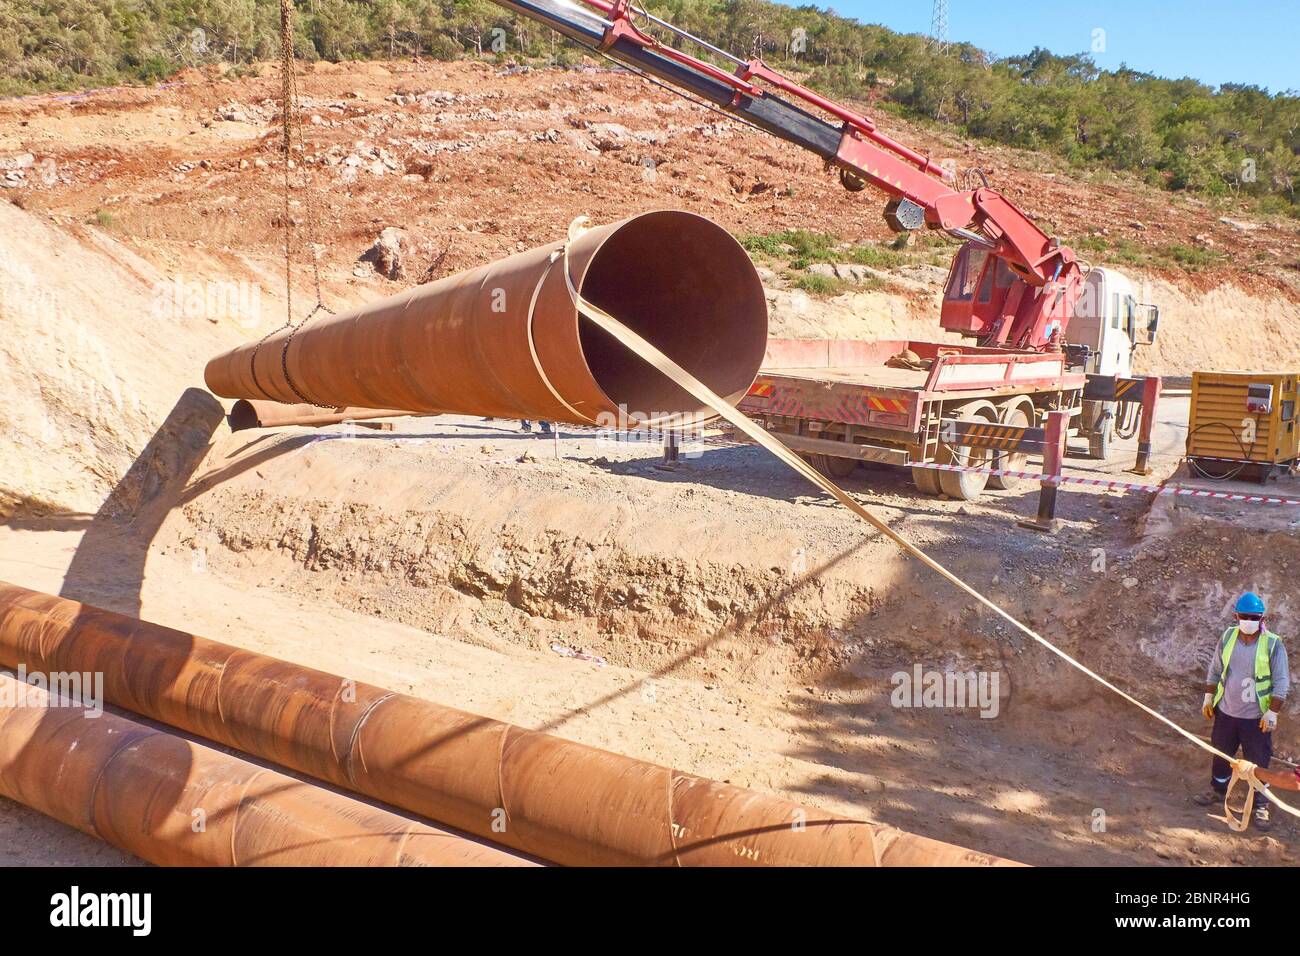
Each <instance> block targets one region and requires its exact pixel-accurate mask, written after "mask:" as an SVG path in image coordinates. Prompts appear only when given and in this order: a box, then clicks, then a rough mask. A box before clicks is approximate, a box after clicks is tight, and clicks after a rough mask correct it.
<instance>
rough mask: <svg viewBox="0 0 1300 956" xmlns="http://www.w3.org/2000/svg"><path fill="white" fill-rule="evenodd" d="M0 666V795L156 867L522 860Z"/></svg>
mask: <svg viewBox="0 0 1300 956" xmlns="http://www.w3.org/2000/svg"><path fill="white" fill-rule="evenodd" d="M89 713H92V711H90V710H89V708H87V707H86V706H84V705H82V704H79V703H75V702H73V701H70V700H68V699H66V698H63V697H60V696H59V695H56V694H51V693H50V692H49V691H48V690H46V689H44V688H38V687H35V686H31V685H29V684H25V683H22V682H20V681H19V680H18V679H17V678H15V677H14V676H13V675H11V674H5V673H0V795H3V796H6V797H8V798H10V799H11V800H16V801H18V802H19V803H23V804H26V805H27V806H29V807H31V808H32V809H34V810H37V811H39V812H41V813H43V814H45V815H46V816H49V817H53V818H54V819H56V820H59V821H61V822H63V823H66V824H68V825H69V826H73V827H76V828H77V829H78V830H81V831H82V832H84V833H88V834H90V835H91V836H94V837H98V838H99V839H101V840H104V841H106V842H108V843H111V844H113V846H115V847H118V848H119V849H122V850H126V851H127V852H128V853H133V854H135V855H136V856H138V857H141V858H142V859H145V860H148V861H149V862H151V863H157V864H159V865H160V866H528V865H531V864H530V863H529V861H527V860H524V859H523V858H521V857H518V856H514V855H513V854H510V853H506V852H504V851H501V850H498V849H496V848H494V847H489V846H484V845H482V844H480V843H477V842H475V841H473V840H469V839H466V838H465V837H463V836H459V835H456V834H452V833H448V832H446V831H443V830H439V829H436V828H434V827H431V826H428V825H426V824H423V823H416V822H413V821H411V820H407V819H405V818H403V817H400V816H398V815H397V814H395V813H391V812H389V811H387V810H381V809H378V808H376V807H371V806H368V805H367V804H364V803H361V802H360V801H358V800H354V799H352V798H351V797H345V796H342V795H341V794H337V793H334V792H332V791H329V790H326V789H324V788H322V787H319V786H316V785H313V784H308V783H303V782H302V781H300V780H295V779H294V778H292V777H289V776H286V775H285V774H283V773H278V772H276V771H274V770H267V769H264V768H262V767H259V766H257V765H256V764H252V763H249V762H248V761H247V760H241V759H240V758H238V757H234V756H231V755H229V754H225V753H222V752H220V751H217V750H213V749H212V748H210V747H204V746H200V745H199V744H196V743H193V742H192V741H189V740H186V739H184V738H182V737H179V736H177V735H175V734H171V733H166V732H165V731H161V730H157V729H155V728H153V727H148V726H146V725H144V724H141V723H137V722H136V721H132V720H127V719H126V718H124V717H119V716H117V715H115V714H109V713H101V714H99V715H98V716H94V717H90V716H87V715H88V714H89Z"/></svg>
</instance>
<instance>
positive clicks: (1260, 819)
mask: <svg viewBox="0 0 1300 956" xmlns="http://www.w3.org/2000/svg"><path fill="white" fill-rule="evenodd" d="M1256 799H1260V798H1259V797H1256ZM1255 829H1256V830H1259V831H1260V832H1261V833H1267V832H1268V831H1269V830H1271V829H1273V821H1272V820H1270V819H1269V813H1268V803H1267V802H1266V803H1265V804H1264V805H1263V806H1260V805H1259V804H1256V805H1255Z"/></svg>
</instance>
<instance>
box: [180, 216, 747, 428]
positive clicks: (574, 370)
mask: <svg viewBox="0 0 1300 956" xmlns="http://www.w3.org/2000/svg"><path fill="white" fill-rule="evenodd" d="M563 249H564V243H562V242H561V243H553V244H551V245H549V246H544V247H542V248H539V249H533V250H530V251H528V252H521V253H519V254H517V255H514V256H511V257H510V258H508V259H503V260H501V261H499V262H493V263H490V264H488V265H485V266H481V267H480V268H477V269H474V270H471V271H469V272H462V273H458V274H456V275H453V276H448V277H447V278H444V279H440V280H438V281H437V282H431V283H429V284H427V285H421V286H417V287H416V288H414V289H410V290H407V291H406V292H401V293H398V294H397V295H394V296H391V297H389V298H387V299H384V300H382V301H380V302H376V303H373V304H371V305H367V306H362V307H360V308H357V309H352V310H351V311H348V312H345V313H342V314H340V315H337V316H330V317H328V318H325V319H321V320H313V321H311V322H308V323H307V324H306V325H304V326H302V327H300V328H298V329H297V330H287V329H286V330H281V331H279V332H277V333H275V334H273V335H271V336H270V337H268V338H266V339H265V340H264V341H261V342H259V343H249V344H246V345H241V346H239V347H238V348H235V349H232V350H230V351H228V352H225V353H223V354H222V355H219V356H217V357H216V358H214V359H212V360H211V361H210V362H208V365H207V368H206V370H205V371H204V379H205V381H206V382H207V385H208V388H209V389H210V390H211V391H213V392H215V393H216V394H218V395H221V396H223V397H225V398H243V399H270V400H273V401H277V402H286V403H290V404H293V403H298V402H304V401H305V402H313V403H318V404H320V405H328V406H332V407H339V406H344V405H354V406H363V407H366V408H405V409H410V410H411V411H412V412H420V413H435V412H447V413H453V414H466V415H485V416H490V417H495V418H529V419H543V420H547V421H559V422H570V423H573V424H579V425H591V424H602V425H611V424H613V423H614V422H616V421H619V413H620V406H621V409H622V412H623V415H624V416H625V418H624V419H623V420H627V421H630V422H631V423H633V424H635V423H637V422H642V421H646V420H656V419H663V418H665V417H667V416H669V415H676V416H682V418H681V420H682V421H683V422H688V421H690V420H706V419H709V418H712V417H713V412H712V411H711V410H709V409H707V408H705V407H704V406H702V405H701V404H700V403H699V402H698V401H696V400H695V399H694V398H692V397H691V396H690V395H689V394H688V393H687V392H686V391H684V390H683V389H681V388H679V387H678V386H677V385H676V384H675V383H673V382H672V381H670V380H668V379H667V378H665V377H664V376H663V375H660V374H659V373H658V372H657V371H655V370H654V369H653V368H651V367H650V366H649V365H647V364H646V363H644V362H642V361H641V360H640V359H638V358H637V357H636V356H634V355H632V354H631V353H629V352H628V351H627V350H626V349H624V348H623V347H622V346H620V345H619V344H618V343H617V342H616V341H614V339H613V338H611V337H610V336H609V335H608V334H606V333H605V332H604V331H602V330H601V329H599V328H597V327H596V326H595V325H594V324H593V323H591V322H579V319H578V313H577V310H576V308H575V306H574V304H573V300H572V299H571V297H570V295H569V291H568V289H567V287H566V285H565V280H564V268H565V263H566V261H567V263H568V268H569V272H570V275H571V276H572V278H573V282H574V286H575V287H576V288H577V290H578V291H579V292H580V293H581V294H582V295H583V296H585V297H586V298H587V299H589V300H590V301H592V302H594V303H596V304H597V305H599V306H601V307H602V308H604V309H606V310H608V311H609V312H612V313H613V314H615V315H617V316H618V317H619V318H620V319H621V320H622V321H623V322H625V323H626V324H627V325H629V326H631V327H632V328H633V329H635V330H636V331H637V332H639V333H640V334H641V335H643V336H645V337H646V338H648V339H649V340H650V341H652V342H653V343H654V344H655V345H657V346H658V347H659V348H660V349H662V350H663V351H664V352H666V353H667V354H668V355H669V356H671V357H672V358H673V360H674V361H676V362H678V363H680V364H681V365H682V366H683V367H685V368H686V369H687V370H689V371H690V372H691V374H693V375H695V376H696V377H697V378H699V379H700V380H701V381H702V382H704V383H705V384H706V385H708V386H709V387H710V388H711V389H713V391H715V392H717V393H718V394H719V395H723V396H726V397H727V398H728V399H729V400H731V401H733V402H734V401H738V400H739V399H740V397H741V396H743V395H744V394H745V393H746V391H748V389H749V386H750V385H751V384H753V381H754V377H755V376H756V375H757V373H758V367H759V365H760V364H761V363H762V361H763V352H764V350H765V347H766V343H767V300H766V299H765V297H764V294H763V286H762V283H761V282H760V281H759V278H758V273H757V271H756V270H755V269H754V264H753V263H752V262H751V261H750V259H749V256H748V255H747V254H746V253H745V250H744V249H743V248H742V247H741V246H740V244H739V243H738V242H736V240H735V239H734V238H732V236H731V235H730V234H729V233H727V231H726V230H724V229H723V228H722V227H721V226H719V225H717V224H716V223H714V222H712V221H710V220H708V219H705V218H704V217H703V216H697V215H695V214H694V213H688V212H679V211H674V210H665V211H661V212H648V213H643V214H641V215H638V216H632V217H631V218H629V219H624V220H622V221H620V222H615V223H611V224H609V225H606V226H601V227H598V228H595V229H590V230H588V231H587V232H584V233H582V234H581V235H579V236H577V237H576V238H574V239H573V240H572V241H571V242H569V243H568V255H567V260H566V257H565V256H564V255H563V254H562V252H563Z"/></svg>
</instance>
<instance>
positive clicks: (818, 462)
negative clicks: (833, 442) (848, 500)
mask: <svg viewBox="0 0 1300 956" xmlns="http://www.w3.org/2000/svg"><path fill="white" fill-rule="evenodd" d="M808 461H809V463H810V464H811V465H812V466H813V467H814V468H816V469H817V470H818V471H820V472H821V473H822V474H823V475H826V476H827V477H828V478H847V477H849V475H851V474H853V472H854V471H855V470H856V469H857V467H858V462H857V459H854V458H840V457H838V456H836V455H809V456H808Z"/></svg>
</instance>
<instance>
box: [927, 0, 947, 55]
mask: <svg viewBox="0 0 1300 956" xmlns="http://www.w3.org/2000/svg"><path fill="white" fill-rule="evenodd" d="M930 45H931V46H933V47H934V48H935V49H936V50H938V51H939V53H941V54H942V53H947V52H948V0H934V13H933V15H932V16H931V17H930Z"/></svg>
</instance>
